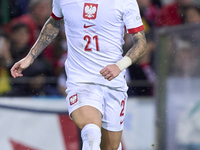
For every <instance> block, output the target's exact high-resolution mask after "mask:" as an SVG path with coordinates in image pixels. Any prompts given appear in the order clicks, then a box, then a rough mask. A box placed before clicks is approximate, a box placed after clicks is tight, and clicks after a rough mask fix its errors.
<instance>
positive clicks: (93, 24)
mask: <svg viewBox="0 0 200 150" xmlns="http://www.w3.org/2000/svg"><path fill="white" fill-rule="evenodd" d="M92 26H95V25H94V24H93V25H88V26H86V24H84V26H83V28H89V27H92Z"/></svg>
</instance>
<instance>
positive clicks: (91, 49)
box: [11, 0, 146, 150]
mask: <svg viewBox="0 0 200 150" xmlns="http://www.w3.org/2000/svg"><path fill="white" fill-rule="evenodd" d="M63 21H64V25H65V32H66V37H67V44H68V58H67V60H66V63H65V69H66V73H67V83H66V84H67V91H66V92H67V98H66V100H67V102H68V110H69V115H70V117H71V118H72V119H73V121H74V123H75V124H76V125H77V126H78V127H79V128H80V129H81V137H82V140H83V148H82V150H99V149H100V148H101V150H121V144H120V140H121V135H122V130H123V125H124V116H125V109H126V102H127V93H126V92H127V88H128V87H127V85H126V81H125V78H124V74H125V69H126V68H127V67H128V66H130V65H131V64H132V63H134V62H135V61H136V60H137V59H138V58H140V57H141V56H142V55H143V54H144V53H145V48H146V39H145V34H144V31H143V30H144V27H143V24H142V21H141V17H140V14H139V8H138V5H137V2H136V0H91V1H89V0H53V11H52V14H51V16H50V18H49V19H48V20H47V22H46V23H45V25H44V27H43V29H42V31H41V33H40V35H39V37H38V39H37V41H36V43H35V44H34V46H33V47H32V48H31V50H30V52H29V54H28V55H27V56H26V57H25V58H23V59H22V60H20V61H19V62H17V63H16V64H15V65H14V66H13V67H12V68H11V74H12V76H13V77H14V78H16V77H22V76H23V74H22V71H23V70H24V69H26V68H27V67H29V66H30V65H31V64H32V63H33V61H34V59H36V58H37V56H38V55H39V54H40V53H41V52H42V51H43V49H44V48H45V47H46V46H47V45H49V44H50V43H51V42H52V41H53V39H54V38H55V37H56V36H57V34H58V33H59V30H60V29H61V27H62V24H63ZM125 28H126V30H127V31H128V33H129V34H132V37H133V40H134V46H133V47H132V48H131V49H130V50H129V51H128V52H127V53H126V55H125V56H124V57H122V53H123V51H122V45H123V44H124V40H123V37H124V32H125Z"/></svg>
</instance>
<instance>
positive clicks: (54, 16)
mask: <svg viewBox="0 0 200 150" xmlns="http://www.w3.org/2000/svg"><path fill="white" fill-rule="evenodd" d="M51 16H52V17H53V18H54V19H56V20H60V19H62V18H63V17H57V16H56V15H54V13H51Z"/></svg>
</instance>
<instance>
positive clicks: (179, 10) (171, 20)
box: [156, 0, 192, 27]
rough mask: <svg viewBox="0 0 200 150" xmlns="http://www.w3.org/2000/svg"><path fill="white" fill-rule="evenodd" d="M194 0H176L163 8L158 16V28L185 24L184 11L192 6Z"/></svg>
mask: <svg viewBox="0 0 200 150" xmlns="http://www.w3.org/2000/svg"><path fill="white" fill-rule="evenodd" d="M191 4H192V0H174V2H172V3H170V4H169V5H166V6H163V7H162V10H161V14H160V15H159V16H158V18H157V21H156V26H159V27H161V26H173V25H180V24H182V23H183V9H184V7H186V6H188V5H191Z"/></svg>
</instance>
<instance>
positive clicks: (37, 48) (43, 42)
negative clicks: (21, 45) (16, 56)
mask: <svg viewBox="0 0 200 150" xmlns="http://www.w3.org/2000/svg"><path fill="white" fill-rule="evenodd" d="M62 24H63V20H62V19H61V20H55V19H54V18H53V17H50V18H49V19H48V20H47V22H46V23H45V25H44V27H43V29H42V31H41V33H40V35H39V37H38V39H37V41H36V43H35V44H34V46H33V47H32V48H31V50H30V52H29V54H28V55H30V56H31V57H32V58H33V59H36V58H37V57H38V55H39V54H40V53H41V52H42V51H43V50H44V49H45V48H46V47H47V46H48V45H49V44H50V43H51V42H52V41H53V40H54V38H55V37H56V36H57V35H58V33H59V31H60V29H61V27H62Z"/></svg>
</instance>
